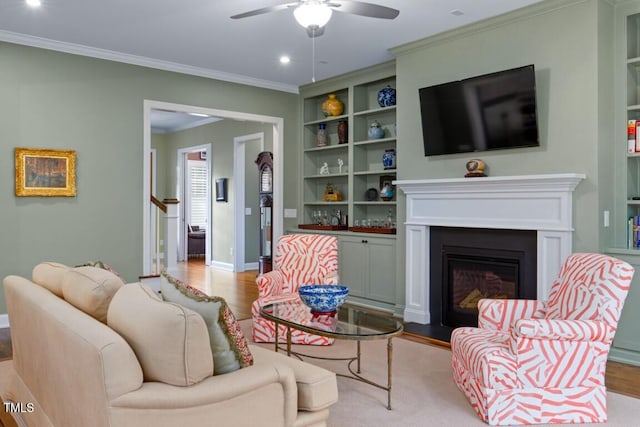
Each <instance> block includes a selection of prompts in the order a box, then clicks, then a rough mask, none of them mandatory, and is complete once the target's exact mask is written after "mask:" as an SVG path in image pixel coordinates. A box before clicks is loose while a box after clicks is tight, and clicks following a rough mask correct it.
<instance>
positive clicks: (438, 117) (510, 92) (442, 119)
mask: <svg viewBox="0 0 640 427" xmlns="http://www.w3.org/2000/svg"><path fill="white" fill-rule="evenodd" d="M420 110H421V111H420V113H421V116H422V137H423V140H424V154H425V156H437V155H441V154H453V153H469V152H474V151H487V150H499V149H503V148H516V147H535V146H538V145H540V143H539V141H538V123H537V116H536V85H535V70H534V66H533V65H527V66H524V67H520V68H514V69H511V70H505V71H499V72H497V73H492V74H486V75H482V76H477V77H472V78H469V79H465V80H459V81H454V82H449V83H444V84H439V85H436V86H429V87H425V88H422V89H420Z"/></svg>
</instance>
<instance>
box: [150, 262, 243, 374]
mask: <svg viewBox="0 0 640 427" xmlns="http://www.w3.org/2000/svg"><path fill="white" fill-rule="evenodd" d="M160 290H161V292H162V298H163V299H164V300H165V301H170V302H174V303H177V304H180V305H182V306H184V307H187V308H189V309H191V310H193V311H195V312H196V313H199V314H200V315H201V316H202V317H203V319H204V321H205V323H206V325H207V330H208V332H209V342H210V345H211V351H212V353H213V366H214V372H215V374H216V375H217V374H224V373H227V372H232V371H235V370H237V369H240V368H244V367H247V366H250V365H252V364H253V356H252V355H251V351H250V350H249V345H248V343H247V340H246V338H245V336H244V333H243V332H242V329H241V328H240V324H239V323H238V321H237V320H236V318H235V316H234V315H233V312H232V311H231V309H230V308H229V305H228V304H227V302H226V301H225V300H224V298H221V297H212V296H208V295H207V294H205V293H204V292H201V291H199V290H198V289H195V288H194V287H192V286H189V285H187V284H185V283H183V282H182V281H180V280H178V279H176V278H175V277H173V276H171V275H170V274H168V273H167V272H166V271H164V272H162V276H161V279H160Z"/></svg>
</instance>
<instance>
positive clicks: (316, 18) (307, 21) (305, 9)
mask: <svg viewBox="0 0 640 427" xmlns="http://www.w3.org/2000/svg"><path fill="white" fill-rule="evenodd" d="M289 8H294V10H293V15H294V17H295V18H296V21H298V23H299V24H300V25H302V26H303V27H305V28H306V29H307V34H309V37H318V36H321V35H322V34H323V33H324V26H325V25H326V24H327V22H329V19H331V14H332V12H333V11H334V10H335V11H337V12H343V13H350V14H352V15H360V16H367V17H370V18H380V19H394V18H395V17H396V16H398V14H399V13H400V11H399V10H397V9H392V8H390V7H386V6H380V5H378V4H373V3H366V2H363V1H356V0H298V1H290V2H287V3H282V4H277V5H275V6H268V7H263V8H261V9H256V10H251V11H249V12H244V13H240V14H237V15H233V16H232V17H231V19H241V18H248V17H249V16H256V15H262V14H264V13H270V12H277V11H279V10H283V9H289Z"/></svg>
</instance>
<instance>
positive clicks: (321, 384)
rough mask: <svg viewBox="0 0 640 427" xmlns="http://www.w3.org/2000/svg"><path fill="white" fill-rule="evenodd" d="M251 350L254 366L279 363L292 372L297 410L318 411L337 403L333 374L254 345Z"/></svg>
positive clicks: (336, 387) (336, 389) (334, 375)
mask: <svg viewBox="0 0 640 427" xmlns="http://www.w3.org/2000/svg"><path fill="white" fill-rule="evenodd" d="M251 350H252V351H253V354H254V356H255V359H256V361H255V364H256V366H260V365H266V364H274V363H280V364H283V365H286V366H288V367H289V368H291V370H293V374H294V376H295V378H296V384H297V386H298V409H299V410H302V411H318V410H320V409H324V408H328V407H329V406H331V405H333V404H334V403H336V402H337V401H338V383H337V382H336V374H335V373H333V372H331V371H328V370H326V369H324V368H321V367H319V366H315V365H312V364H310V363H306V362H303V361H301V360H298V359H296V358H293V357H287V356H285V355H284V354H283V353H276V352H275V351H271V350H268V349H265V348H261V347H258V346H255V345H252V346H251Z"/></svg>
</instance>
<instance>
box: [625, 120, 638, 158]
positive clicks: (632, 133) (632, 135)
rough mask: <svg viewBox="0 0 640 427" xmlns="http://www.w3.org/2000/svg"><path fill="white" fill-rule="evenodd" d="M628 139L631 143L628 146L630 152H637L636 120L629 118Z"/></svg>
mask: <svg viewBox="0 0 640 427" xmlns="http://www.w3.org/2000/svg"><path fill="white" fill-rule="evenodd" d="M627 140H628V141H629V144H628V146H627V152H628V153H635V151H636V121H635V120H629V121H628V122H627Z"/></svg>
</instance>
